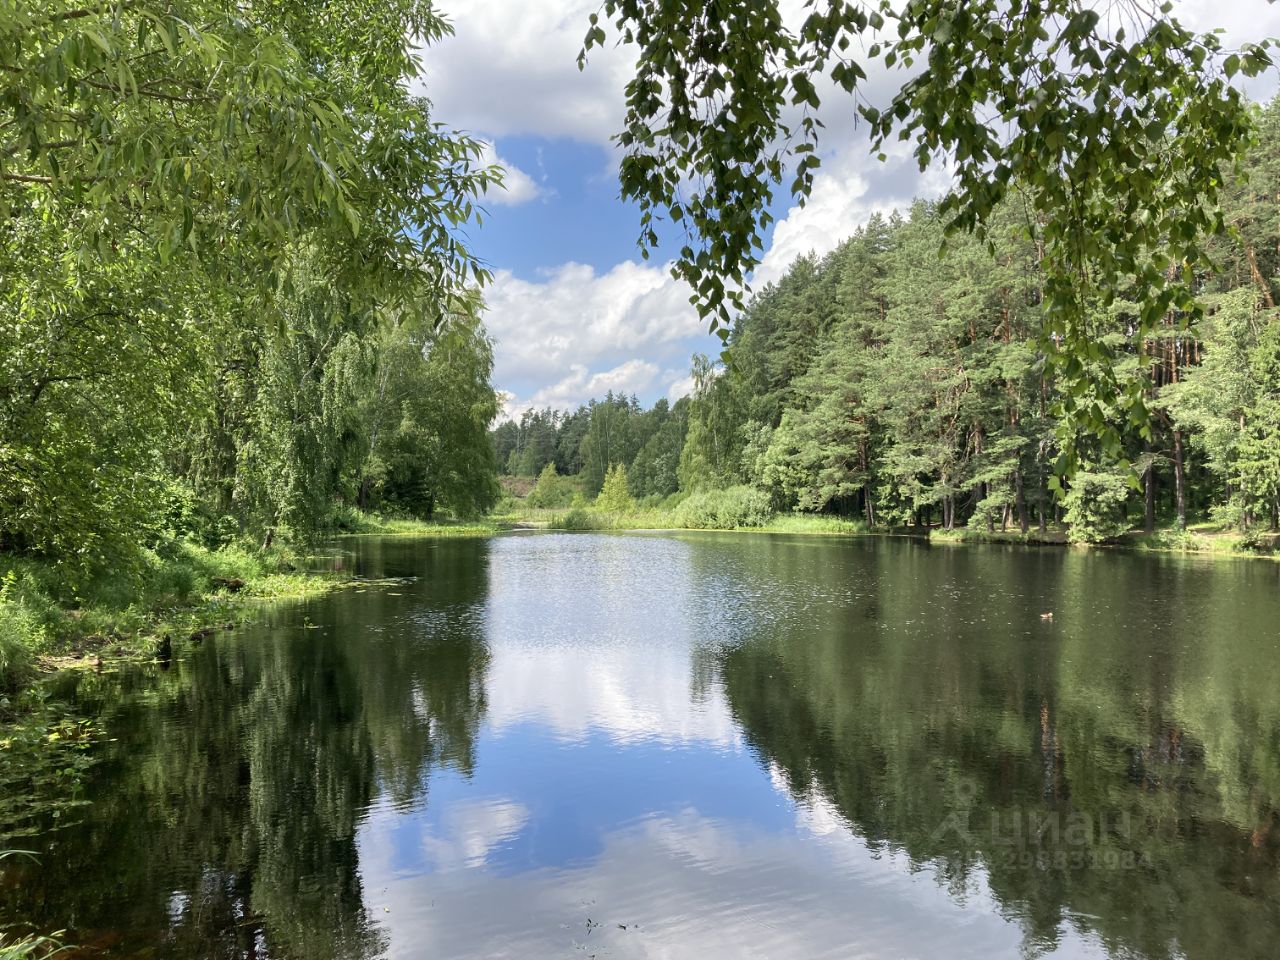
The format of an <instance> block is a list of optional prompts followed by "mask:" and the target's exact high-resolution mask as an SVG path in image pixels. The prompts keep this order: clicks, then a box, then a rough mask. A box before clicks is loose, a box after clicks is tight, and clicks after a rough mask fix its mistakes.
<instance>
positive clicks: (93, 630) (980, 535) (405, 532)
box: [0, 511, 1280, 723]
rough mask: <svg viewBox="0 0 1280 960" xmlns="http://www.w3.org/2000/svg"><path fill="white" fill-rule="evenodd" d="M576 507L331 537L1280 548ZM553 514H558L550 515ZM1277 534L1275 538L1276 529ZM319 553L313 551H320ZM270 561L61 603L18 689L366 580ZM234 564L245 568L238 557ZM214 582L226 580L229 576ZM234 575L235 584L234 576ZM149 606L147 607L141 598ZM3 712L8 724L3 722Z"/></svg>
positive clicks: (1162, 536) (1241, 554)
mask: <svg viewBox="0 0 1280 960" xmlns="http://www.w3.org/2000/svg"><path fill="white" fill-rule="evenodd" d="M568 512H569V511H547V512H546V514H544V515H542V516H537V517H525V516H520V515H514V516H510V515H508V516H502V517H496V518H489V519H485V520H481V521H473V522H447V523H441V522H425V521H409V520H396V521H373V522H370V523H369V524H368V525H367V527H366V528H365V529H360V530H355V531H343V532H340V533H337V534H335V535H334V537H333V539H332V541H331V542H338V543H340V542H341V541H343V540H346V539H351V538H364V537H390V538H417V537H421V538H449V537H491V536H497V535H499V534H504V533H514V532H555V533H632V534H663V533H721V534H723V533H737V534H756V535H770V536H801V537H851V538H852V537H857V538H885V539H909V540H918V541H921V542H923V543H928V544H936V545H939V546H947V547H954V546H972V545H980V546H1017V547H1027V548H1036V549H1063V548H1076V549H1084V550H1100V551H1111V552H1120V553H1131V554H1137V555H1142V554H1146V555H1164V556H1183V557H1195V558H1199V559H1207V560H1265V561H1271V562H1276V561H1278V560H1280V554H1278V553H1277V552H1276V551H1275V550H1274V549H1271V550H1249V549H1244V548H1242V547H1241V546H1240V545H1239V542H1238V540H1237V539H1236V538H1235V537H1234V536H1233V535H1231V534H1223V533H1220V532H1217V533H1206V532H1204V531H1200V532H1196V531H1188V532H1187V533H1186V534H1183V535H1181V536H1177V535H1175V534H1174V533H1173V531H1158V532H1157V533H1156V534H1154V535H1147V534H1142V533H1137V532H1131V533H1129V534H1126V535H1125V537H1126V539H1125V540H1121V541H1119V542H1114V543H1105V544H1072V543H1069V542H1068V541H1067V539H1066V535H1065V533H1064V532H1063V531H1054V530H1050V531H1047V532H1045V533H1040V532H1039V531H1035V530H1033V531H1030V532H1028V533H1027V534H1022V533H1020V532H1016V531H999V530H996V531H986V530H971V529H969V528H967V527H960V528H956V529H955V530H951V531H944V530H942V529H940V528H931V529H929V530H927V531H923V532H919V531H916V530H914V529H912V528H904V529H892V528H888V529H876V530H869V529H867V528H866V527H865V526H863V525H861V524H859V523H855V522H852V521H848V520H842V519H838V518H822V517H816V516H804V515H794V514H787V515H782V516H778V517H775V518H774V519H773V520H772V521H770V522H769V523H767V524H765V525H762V526H753V527H741V526H740V527H687V526H677V525H674V524H671V523H667V522H664V520H665V518H663V517H660V516H655V515H654V514H653V513H652V512H642V513H638V514H633V515H627V516H621V517H618V516H614V517H610V516H608V515H602V514H592V515H590V516H589V520H590V522H591V524H592V525H591V526H589V527H586V528H576V529H571V528H566V527H562V526H559V525H557V524H558V522H559V521H562V520H563V519H564V516H565V515H567V513H568ZM547 514H550V515H547ZM1270 539H1272V540H1273V541H1274V539H1275V538H1274V536H1271V537H1270ZM205 553H206V554H207V555H208V557H209V558H210V559H211V560H212V561H218V560H224V559H227V558H228V557H230V556H231V555H232V553H233V552H232V551H229V550H227V551H223V550H218V551H205ZM313 556H314V555H313ZM258 559H259V562H260V563H262V564H264V565H265V566H266V567H267V569H264V570H261V571H259V572H258V573H257V574H256V575H254V574H253V573H252V572H251V571H248V570H241V571H240V572H241V573H242V574H243V575H242V576H236V577H232V578H227V577H212V578H210V580H209V582H207V583H206V584H205V585H204V586H203V587H202V588H201V589H200V590H199V591H196V592H193V593H192V594H191V595H190V596H188V597H186V598H185V599H183V600H179V601H173V600H165V599H164V598H161V599H158V600H157V599H155V598H152V599H153V602H152V603H151V604H150V605H149V606H148V604H147V598H146V597H145V596H143V595H142V594H141V591H139V592H138V593H136V594H134V595H131V596H130V602H129V604H128V605H127V606H126V607H125V608H124V609H123V610H107V611H94V610H89V611H86V610H84V609H80V608H66V607H57V608H56V609H54V610H52V611H51V613H50V612H47V613H46V616H51V617H53V618H58V619H59V620H60V622H59V623H58V624H57V636H56V638H54V639H51V640H49V641H47V643H44V644H41V646H40V648H39V649H36V650H33V651H31V652H30V660H29V663H28V664H26V665H25V669H23V670H22V671H21V675H20V676H21V679H20V680H19V681H18V682H17V683H16V684H11V692H13V693H16V694H19V695H20V694H21V693H23V692H24V691H26V690H28V689H29V688H31V687H33V686H35V685H37V684H39V683H41V682H42V681H43V680H45V679H47V678H50V677H52V676H54V675H56V674H57V673H59V672H61V671H63V670H79V669H102V668H103V667H105V666H106V665H109V664H116V663H126V662H133V663H145V662H150V661H154V660H157V651H158V648H159V647H160V645H161V644H162V643H163V642H164V639H165V637H166V636H167V637H168V638H170V641H171V642H173V643H176V642H179V641H188V640H195V639H197V638H200V639H202V638H203V637H205V636H209V635H212V634H213V633H217V632H224V631H227V632H229V631H232V630H235V629H238V628H239V627H241V626H243V625H244V624H246V623H249V622H252V620H253V619H254V618H255V615H256V610H258V609H260V608H261V607H263V606H264V605H267V604H272V603H280V602H296V601H300V600H309V599H313V598H316V597H321V596H326V595H328V594H330V593H334V592H336V591H338V590H342V589H345V588H347V587H350V586H352V585H354V584H357V583H364V582H365V581H361V580H358V579H356V578H355V577H354V576H352V575H351V574H349V573H335V572H333V571H330V570H321V569H306V568H305V567H303V568H301V569H299V568H297V567H294V566H293V565H292V564H290V563H288V562H287V561H284V560H280V559H278V558H277V559H276V560H274V561H273V560H271V559H270V558H258ZM230 566H231V568H232V569H233V570H237V569H240V568H239V567H237V565H236V563H235V562H234V560H233V562H232V563H231V564H230ZM216 581H222V582H221V583H219V582H216ZM227 581H229V584H228V582H227ZM140 605H141V606H144V607H147V609H145V610H142V611H139V610H138V607H139V606H140ZM125 618H128V619H129V621H130V622H128V623H127V624H123V625H114V624H113V623H112V621H113V620H116V619H125ZM3 722H4V720H3V718H0V723H3Z"/></svg>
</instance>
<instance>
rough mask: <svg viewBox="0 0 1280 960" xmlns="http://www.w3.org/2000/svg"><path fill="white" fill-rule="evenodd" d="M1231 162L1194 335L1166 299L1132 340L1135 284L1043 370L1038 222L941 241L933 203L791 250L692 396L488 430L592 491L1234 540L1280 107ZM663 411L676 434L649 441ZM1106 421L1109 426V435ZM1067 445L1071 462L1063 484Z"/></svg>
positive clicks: (1278, 477) (887, 519)
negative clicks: (613, 476) (612, 472)
mask: <svg viewBox="0 0 1280 960" xmlns="http://www.w3.org/2000/svg"><path fill="white" fill-rule="evenodd" d="M1246 167H1247V173H1248V180H1247V181H1246V182H1244V183H1242V184H1240V185H1238V186H1237V187H1235V188H1233V190H1232V191H1231V192H1230V194H1229V195H1228V197H1227V204H1226V217H1227V221H1228V224H1229V226H1230V227H1231V228H1232V229H1231V232H1229V233H1226V234H1224V235H1223V236H1222V237H1221V238H1219V239H1218V240H1217V241H1216V243H1215V247H1214V251H1213V253H1214V263H1213V264H1212V266H1208V265H1204V266H1202V267H1201V268H1200V270H1199V272H1198V273H1197V284H1198V288H1199V292H1200V296H1201V299H1202V301H1203V303H1204V304H1205V305H1206V307H1207V314H1208V316H1207V319H1206V320H1204V321H1203V322H1201V323H1200V324H1198V325H1197V326H1195V327H1194V328H1189V327H1188V325H1187V324H1186V322H1185V319H1184V318H1183V317H1182V316H1180V315H1178V314H1176V313H1172V312H1171V313H1169V314H1167V315H1166V316H1164V317H1163V319H1162V321H1161V323H1160V324H1159V325H1158V329H1157V331H1156V333H1155V334H1153V335H1151V336H1149V337H1144V338H1142V339H1141V340H1140V341H1137V342H1135V339H1134V337H1133V334H1134V331H1135V330H1137V329H1138V318H1137V315H1136V311H1137V309H1138V307H1137V301H1138V300H1139V299H1140V298H1138V297H1137V296H1136V295H1134V296H1131V297H1129V298H1128V299H1124V298H1122V299H1121V300H1120V301H1119V302H1118V304H1117V305H1116V306H1114V307H1112V308H1110V309H1108V310H1106V311H1103V310H1098V311H1096V312H1095V313H1094V315H1093V316H1092V317H1091V318H1090V324H1091V329H1090V336H1091V339H1092V342H1093V343H1094V344H1095V348H1094V352H1093V356H1092V357H1091V358H1090V360H1089V361H1088V364H1087V369H1085V370H1084V371H1083V372H1084V373H1085V374H1086V376H1085V377H1083V378H1081V377H1079V376H1077V375H1076V374H1078V373H1079V372H1081V371H1076V370H1073V371H1070V373H1071V374H1072V375H1071V376H1068V377H1065V378H1063V377H1060V376H1057V375H1056V374H1057V372H1058V370H1060V369H1061V368H1060V367H1057V366H1055V365H1054V364H1053V363H1050V362H1048V361H1049V358H1050V354H1052V353H1053V351H1054V349H1055V343H1054V341H1053V338H1052V337H1050V336H1047V335H1046V333H1045V331H1046V329H1047V325H1046V324H1045V322H1044V321H1045V312H1046V303H1045V299H1044V284H1043V274H1042V271H1041V263H1042V258H1043V251H1042V249H1041V248H1040V246H1039V243H1038V240H1037V229H1036V228H1037V222H1036V218H1035V215H1034V213H1031V212H1029V211H1027V210H1025V209H1023V208H1022V207H1020V206H1017V205H1016V204H1013V203H1010V204H1006V205H1005V206H1004V207H1003V208H1002V209H1000V210H999V211H998V212H997V215H996V216H995V217H994V218H993V220H992V223H991V226H990V230H989V231H988V234H987V236H986V237H985V238H978V237H976V236H973V235H963V234H961V235H955V236H950V237H948V236H946V231H945V230H944V224H943V221H942V219H941V218H940V217H939V215H938V212H937V210H936V208H935V207H934V206H933V205H931V204H929V203H924V202H919V203H916V204H915V205H914V206H913V207H912V208H911V209H910V210H909V211H907V212H906V213H905V214H902V215H898V214H895V215H893V216H890V217H881V216H876V217H873V218H872V219H871V220H870V221H869V222H868V223H867V224H866V225H865V226H864V227H862V228H861V229H859V230H857V231H856V232H855V233H854V235H853V236H852V237H850V238H849V239H848V240H846V241H845V242H844V243H842V244H841V245H840V246H839V247H838V248H837V249H836V250H835V251H833V252H832V253H830V254H829V255H827V256H825V257H821V258H814V257H805V258H801V259H799V260H797V261H796V262H795V263H794V264H793V265H792V267H791V269H790V270H789V272H788V273H787V275H786V276H785V277H783V279H781V280H780V281H779V282H778V283H776V284H773V285H770V286H769V287H767V288H765V289H764V290H762V291H761V292H760V293H759V294H758V295H757V296H756V297H755V298H754V299H753V300H752V301H751V302H750V304H749V305H748V307H747V308H746V309H745V310H744V311H743V312H742V314H741V315H740V316H739V317H738V318H737V320H736V322H735V323H734V326H733V328H732V330H731V332H730V337H729V347H730V349H729V354H728V356H729V358H730V363H731V365H732V367H731V369H726V368H725V367H724V366H722V365H719V364H713V363H711V362H710V361H708V360H706V359H705V358H695V363H694V370H693V373H694V383H695V388H694V392H693V395H692V396H691V397H690V398H689V399H688V400H682V401H681V402H680V403H679V404H677V405H676V406H675V407H674V408H671V409H670V410H668V408H667V406H666V405H665V402H663V403H660V404H659V406H658V407H656V408H655V409H654V410H653V411H647V412H646V411H641V410H640V409H639V408H638V406H637V405H636V404H635V402H634V401H633V400H628V399H626V398H616V397H611V398H607V399H606V400H605V401H604V402H601V403H593V404H591V405H589V406H587V407H583V408H581V409H579V410H578V411H576V412H574V413H572V414H557V413H555V412H553V411H541V412H530V413H528V414H526V415H525V417H524V419H523V420H522V421H521V422H520V423H519V424H504V425H503V426H502V427H501V428H500V429H499V431H498V433H497V434H495V442H496V444H497V452H498V457H499V462H500V463H506V464H508V466H509V468H510V469H511V470H512V471H513V472H521V473H526V474H530V475H532V474H534V473H536V472H537V471H538V470H539V469H541V468H542V467H543V466H544V465H545V464H548V463H554V465H555V467H556V470H557V471H558V472H561V473H574V472H579V471H586V470H587V469H588V464H589V465H590V466H589V470H590V472H589V482H588V483H587V484H586V486H587V491H588V492H595V491H596V490H598V489H599V488H600V485H601V482H602V478H603V476H604V472H605V470H606V469H607V468H608V466H609V465H610V464H623V465H625V466H626V467H627V470H628V478H629V481H630V485H631V488H632V494H633V495H635V496H641V497H642V496H650V495H654V494H664V495H665V494H671V493H672V492H674V491H676V490H677V489H678V490H679V491H681V493H682V494H688V493H691V492H694V491H708V490H719V489H726V488H732V487H738V486H744V485H745V486H747V487H749V488H751V489H753V490H755V491H758V492H762V493H764V494H767V496H768V497H769V499H770V503H771V506H772V509H774V510H789V509H795V510H800V511H807V512H815V513H831V514H838V515H844V516H855V517H860V518H862V519H863V520H864V521H865V523H866V524H867V525H869V526H872V527H883V526H902V525H915V526H919V527H929V526H941V527H944V528H947V529H952V528H955V527H959V526H964V525H969V526H975V525H976V526H980V527H983V528H987V529H994V528H997V527H999V528H1001V529H1008V528H1016V529H1020V530H1021V531H1023V532H1027V531H1029V530H1031V529H1032V528H1037V529H1039V530H1041V531H1043V530H1045V529H1046V528H1048V527H1050V526H1051V525H1054V526H1056V525H1059V524H1065V525H1066V527H1067V528H1068V530H1069V532H1070V535H1071V536H1072V537H1073V538H1075V539H1079V540H1086V541H1096V540H1106V539H1111V538H1114V537H1116V536H1118V535H1120V534H1121V533H1122V532H1124V531H1126V530H1128V529H1129V528H1130V527H1131V526H1133V525H1136V524H1141V525H1143V526H1144V527H1145V528H1146V529H1147V530H1149V531H1150V530H1154V529H1156V527H1157V526H1159V525H1162V524H1170V525H1173V526H1175V527H1178V528H1182V527H1185V526H1186V525H1187V523H1188V522H1189V521H1191V520H1195V519H1205V520H1211V521H1215V522H1217V523H1219V524H1221V525H1223V526H1229V527H1235V528H1238V529H1240V530H1242V531H1244V532H1245V533H1246V535H1248V536H1256V535H1257V534H1258V533H1259V531H1263V530H1266V529H1273V530H1274V529H1275V528H1276V526H1277V522H1278V513H1280V320H1278V319H1277V314H1276V310H1275V305H1276V278H1277V275H1278V274H1280V199H1278V198H1280V106H1278V105H1277V104H1276V103H1272V104H1271V105H1270V106H1268V107H1266V108H1265V109H1264V110H1263V111H1262V114H1261V117H1260V120H1259V142H1258V143H1257V145H1256V146H1255V148H1254V149H1253V150H1252V152H1251V153H1250V155H1249V157H1248V160H1247V164H1246ZM1135 215H1139V216H1140V213H1138V214H1135ZM1099 240H1105V238H1083V239H1082V242H1099ZM944 246H945V248H946V253H945V255H944V256H939V250H940V249H941V248H943V247H944ZM1169 269H1170V270H1176V269H1179V266H1178V265H1175V264H1170V265H1169ZM1066 362H1068V363H1074V362H1078V361H1074V360H1067V361H1066ZM1108 377H1116V378H1118V379H1119V380H1120V382H1121V383H1122V385H1123V387H1122V389H1123V390H1125V391H1130V392H1132V391H1140V392H1141V393H1142V394H1143V399H1144V400H1145V407H1146V409H1147V410H1148V411H1149V415H1148V416H1147V417H1145V418H1141V417H1139V418H1135V417H1131V416H1129V415H1127V414H1122V413H1121V412H1120V411H1119V410H1118V409H1117V408H1116V407H1115V406H1114V405H1112V404H1110V403H1108V402H1107V401H1106V400H1105V399H1104V398H1105V397H1106V396H1108V391H1106V390H1098V391H1097V392H1094V391H1093V390H1092V389H1091V384H1098V383H1102V382H1103V381H1104V380H1105V378H1108ZM1064 380H1065V381H1066V382H1068V383H1070V384H1071V387H1070V389H1064V388H1063V387H1062V386H1061V383H1062V382H1063V381H1064ZM677 413H678V420H677ZM597 421H599V423H598V422H597ZM668 422H670V423H673V424H675V425H674V426H672V427H671V428H670V433H669V435H667V436H665V437H664V438H663V440H662V441H661V442H655V441H654V440H652V439H650V438H651V437H656V436H657V435H658V429H659V428H658V427H657V424H659V423H668ZM1106 427H1111V428H1114V430H1113V431H1112V434H1113V435H1114V436H1119V437H1120V438H1121V440H1120V441H1119V442H1114V441H1111V442H1108V441H1107V440H1106V439H1105V438H1106V437H1107V435H1108V430H1106V429H1104V428H1106ZM678 434H683V436H682V437H680V438H679V439H678V440H677V435H678ZM606 436H607V437H608V441H607V442H606V441H605V439H604V438H605V437H606ZM1068 438H1070V439H1071V440H1072V441H1073V442H1072V443H1071V444H1070V445H1069V447H1070V449H1071V450H1072V451H1073V452H1074V453H1077V454H1078V455H1079V463H1078V466H1077V468H1076V469H1075V470H1074V472H1067V478H1066V479H1062V474H1063V473H1064V471H1063V469H1062V468H1063V466H1064V464H1063V462H1062V461H1061V459H1060V458H1061V455H1062V451H1063V450H1064V449H1065V448H1067V446H1068V445H1067V444H1065V443H1064V440H1066V439H1068ZM588 441H589V442H588ZM651 445H654V446H653V447H651ZM677 445H678V447H679V453H678V454H676V453H675V452H674V451H675V448H676V446H677ZM659 447H660V448H661V453H662V463H663V470H662V472H661V480H660V481H659V482H656V483H655V482H653V481H652V480H650V479H649V478H650V476H651V473H652V471H651V469H650V463H651V462H652V461H653V460H654V459H655V457H654V454H655V453H656V450H657V448H659ZM588 451H589V456H588ZM642 477H643V478H644V479H641V478H642Z"/></svg>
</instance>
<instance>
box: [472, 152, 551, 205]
mask: <svg viewBox="0 0 1280 960" xmlns="http://www.w3.org/2000/svg"><path fill="white" fill-rule="evenodd" d="M480 161H481V163H484V164H486V165H491V164H497V165H498V166H500V167H502V168H503V176H502V186H500V187H494V188H493V189H491V190H489V191H488V192H487V193H486V195H485V199H486V200H487V201H488V202H489V203H492V204H495V205H496V206H501V207H515V206H519V205H520V204H522V203H528V202H529V201H530V200H536V199H538V198H539V197H541V196H543V195H545V194H546V192H547V191H546V189H545V188H544V187H543V186H542V185H540V184H539V183H538V182H537V181H535V180H534V179H533V177H531V176H529V174H527V173H525V172H524V171H523V170H521V169H520V168H519V167H517V166H516V165H515V164H514V163H511V162H510V161H509V160H504V159H503V158H502V157H501V156H499V155H498V150H497V147H495V146H494V145H493V144H492V143H490V142H489V141H487V140H486V141H485V143H484V152H483V153H482V154H481V156H480Z"/></svg>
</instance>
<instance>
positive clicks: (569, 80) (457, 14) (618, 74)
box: [424, 0, 632, 144]
mask: <svg viewBox="0 0 1280 960" xmlns="http://www.w3.org/2000/svg"><path fill="white" fill-rule="evenodd" d="M440 7H441V9H442V11H443V12H444V13H445V15H446V16H447V17H448V18H449V20H450V21H451V22H452V23H453V25H454V29H455V35H454V36H452V37H447V38H445V39H444V40H441V41H440V42H439V43H438V44H436V45H434V46H432V47H431V48H430V49H428V50H427V51H426V53H425V55H424V64H425V70H426V84H425V87H426V94H427V96H428V97H430V98H431V100H432V102H433V103H434V105H435V114H436V116H438V117H439V118H440V119H441V120H442V121H443V122H445V123H447V124H449V125H451V126H455V127H462V128H465V129H470V130H478V131H483V132H484V133H485V134H486V135H489V136H494V137H504V136H512V135H519V134H533V135H536V136H541V137H551V138H554V137H570V138H572V139H575V140H581V141H586V142H590V143H599V144H608V142H609V137H610V136H612V135H613V134H614V133H616V132H617V128H618V125H619V121H620V120H621V118H622V104H623V88H624V87H625V86H626V82H627V78H628V76H629V75H630V73H631V70H632V63H631V62H630V61H629V60H628V58H627V54H626V52H625V51H623V50H621V49H617V48H615V47H613V46H612V42H610V45H609V46H608V47H607V48H606V49H603V50H599V49H597V50H595V51H592V54H591V58H590V63H589V65H588V67H587V69H586V70H585V71H579V70H578V65H577V57H578V51H579V50H580V49H581V47H582V39H583V37H584V36H585V35H586V32H587V27H588V17H589V16H590V15H591V14H592V13H595V12H596V11H597V9H598V8H599V3H598V0H538V2H536V3H530V2H528V0H447V2H446V3H442V4H441V5H440Z"/></svg>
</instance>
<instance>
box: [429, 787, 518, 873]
mask: <svg viewBox="0 0 1280 960" xmlns="http://www.w3.org/2000/svg"><path fill="white" fill-rule="evenodd" d="M528 822H529V809H528V807H526V806H525V805H524V804H522V803H517V802H516V801H514V800H510V799H506V798H498V799H492V800H462V801H456V802H454V803H452V804H450V805H449V806H448V807H447V808H446V809H445V811H444V813H443V814H441V817H440V827H439V830H438V831H435V832H432V833H428V834H426V835H424V836H423V837H422V850H423V854H424V855H425V856H426V858H427V860H428V861H429V862H430V863H431V864H432V866H434V867H435V868H436V869H437V870H457V869H461V868H466V867H470V868H475V867H482V866H484V865H485V862H486V861H487V860H488V859H489V857H490V855H492V853H493V852H494V851H495V850H497V849H499V848H500V847H502V846H503V844H506V843H509V842H510V841H511V840H512V839H513V838H515V837H516V836H517V835H519V833H520V831H521V830H522V829H524V826H525V824H527V823H528Z"/></svg>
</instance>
